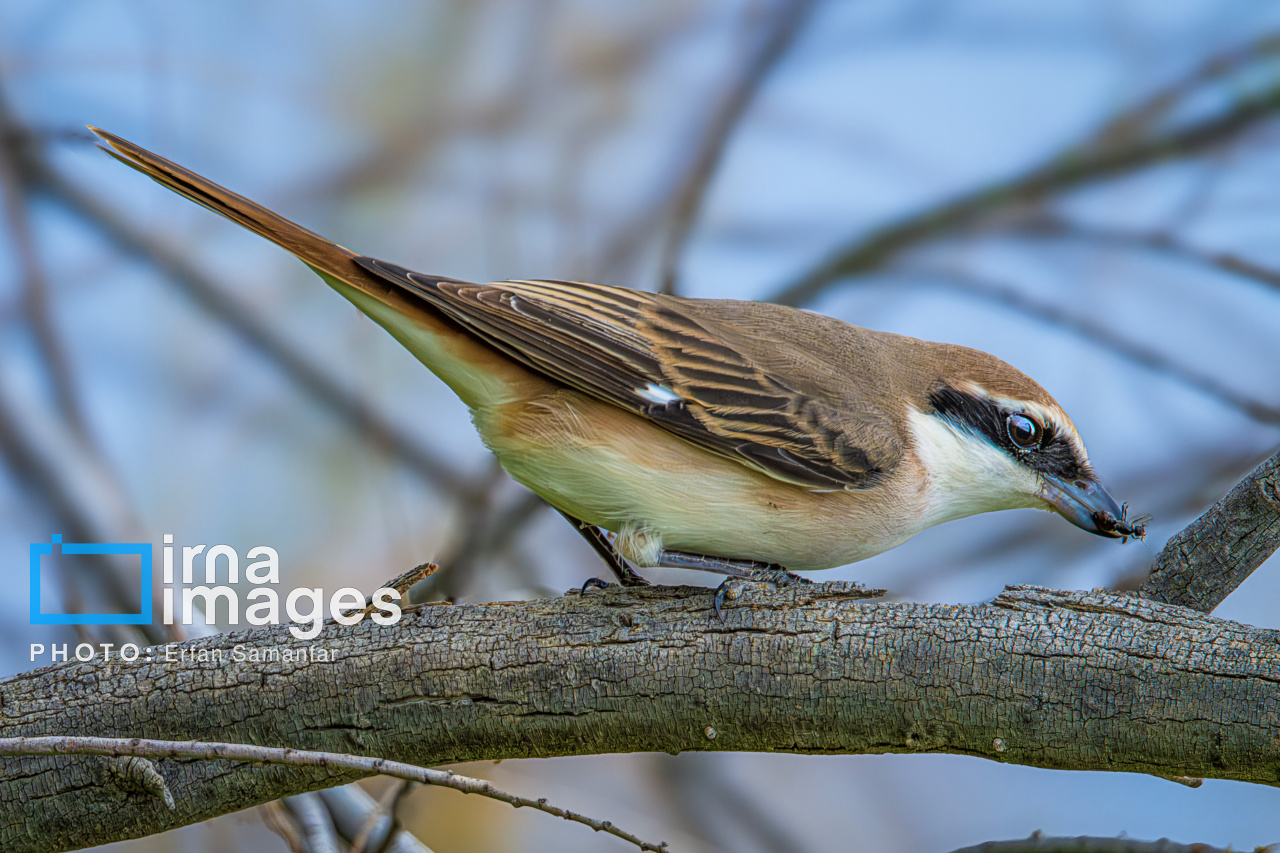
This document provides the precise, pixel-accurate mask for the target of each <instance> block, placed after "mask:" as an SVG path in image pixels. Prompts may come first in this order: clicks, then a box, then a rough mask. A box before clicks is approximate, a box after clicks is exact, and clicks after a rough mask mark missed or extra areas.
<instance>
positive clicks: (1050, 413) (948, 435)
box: [911, 346, 1145, 539]
mask: <svg viewBox="0 0 1280 853" xmlns="http://www.w3.org/2000/svg"><path fill="white" fill-rule="evenodd" d="M943 351H944V352H945V353H946V355H947V358H946V359H945V360H944V364H945V365H946V368H945V370H944V371H943V374H944V375H942V376H941V377H938V378H936V379H934V380H932V381H931V382H930V385H929V390H928V394H927V402H926V404H925V405H924V406H923V407H922V408H921V410H920V411H919V412H917V413H913V417H912V418H911V427H912V430H911V431H912V433H913V435H914V438H915V442H916V452H917V454H918V456H919V458H920V461H921V463H922V464H923V465H924V467H925V469H926V471H927V472H928V479H929V481H930V483H931V489H932V490H933V492H934V494H933V503H934V505H935V507H936V508H935V512H936V513H938V514H939V515H940V516H942V517H940V518H938V519H937V520H938V521H943V520H947V518H959V517H962V516H965V515H973V514H975V513H979V512H987V511H990V510H997V509H1016V508H1021V507H1029V508H1035V509H1045V510H1050V511H1052V512H1056V513H1058V514H1059V515H1061V516H1062V517H1063V518H1065V519H1066V520H1067V521H1070V522H1071V523H1072V524H1074V525H1076V526H1077V527H1079V528H1081V529H1083V530H1087V531H1089V532H1090V533H1094V534H1097V535H1099V536H1106V537H1110V538H1117V539H1118V538H1122V537H1127V536H1138V537H1141V536H1142V535H1143V533H1144V532H1145V531H1144V528H1143V527H1142V526H1141V523H1140V522H1138V523H1131V522H1130V521H1129V520H1127V519H1126V513H1125V510H1124V508H1122V507H1121V506H1119V505H1118V504H1117V503H1116V501H1115V499H1114V498H1112V497H1111V495H1110V494H1108V492H1107V490H1106V489H1105V488H1104V487H1103V485H1102V483H1101V481H1100V480H1099V479H1098V477H1097V475H1096V474H1095V473H1094V471H1093V468H1092V467H1091V466H1090V464H1089V457H1088V454H1087V452H1086V451H1085V447H1084V442H1083V441H1082V440H1081V439H1080V434H1079V433H1078V432H1077V431H1076V427H1075V424H1073V423H1072V422H1071V418H1069V417H1068V416H1067V413H1066V412H1064V411H1063V410H1062V407H1061V406H1059V405H1058V403H1057V401H1055V400H1054V399H1053V397H1051V396H1050V395H1049V394H1048V392H1046V391H1045V390H1044V389H1043V388H1041V387H1040V386H1039V385H1038V384H1037V383H1036V382H1034V381H1033V380H1032V379H1030V378H1029V377H1027V376H1026V375H1024V374H1023V373H1021V372H1019V371H1018V370H1016V369H1015V368H1013V367H1011V366H1010V365H1008V364H1006V363H1005V362H1003V361H1001V360H1000V359H997V358H996V357H995V356H991V355H988V354H986V353H982V352H978V351H976V350H969V349H966V348H964V347H953V346H946V347H945V348H944V350H943Z"/></svg>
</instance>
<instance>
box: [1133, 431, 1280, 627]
mask: <svg viewBox="0 0 1280 853" xmlns="http://www.w3.org/2000/svg"><path fill="white" fill-rule="evenodd" d="M1278 547H1280V453H1276V454H1275V455H1274V456H1272V457H1271V458H1270V459H1268V460H1267V461H1265V462H1263V463H1262V464H1261V465H1259V466H1258V467H1257V468H1255V469H1254V470H1253V472H1252V473H1251V474H1249V475H1248V476H1247V477H1245V478H1244V479H1243V480H1241V481H1240V482H1239V483H1237V484H1236V486H1235V488H1233V489H1232V490H1231V491H1230V492H1228V493H1227V494H1226V495H1225V496H1224V497H1223V498H1222V499H1221V500H1220V501H1218V502H1217V503H1216V504H1214V505H1213V506H1211V507H1210V508H1209V510H1208V512H1206V513H1205V514H1204V515H1202V516H1200V517H1199V518H1198V519H1196V520H1195V521H1194V522H1192V523H1191V524H1189V525H1187V527H1186V528H1185V529H1183V530H1182V531H1181V532H1179V533H1178V534H1177V535H1175V536H1174V537H1173V538H1172V539H1170V540H1169V542H1168V544H1166V545H1165V546H1164V550H1162V551H1161V552H1160V554H1159V555H1158V556H1157V557H1156V562H1155V565H1154V566H1152V567H1151V575H1150V576H1149V577H1148V578H1147V580H1146V582H1145V583H1143V585H1142V587H1141V588H1140V589H1139V590H1138V594H1139V595H1141V596H1143V597H1144V598H1150V599H1152V600H1153V601H1163V602H1166V603H1168V604H1181V605H1182V606H1183V607H1191V608H1193V609H1195V610H1199V611H1200V612H1201V613H1212V612H1213V608H1215V607H1217V606H1218V605H1219V604H1221V603H1222V600H1223V599H1224V598H1226V597H1227V596H1228V595H1230V594H1231V592H1232V590H1234V589H1235V588H1236V587H1238V586H1239V585H1240V584H1241V583H1242V582H1243V581H1244V579H1245V578H1247V577H1248V576H1249V575H1250V573H1252V572H1253V570H1254V569H1256V568H1257V567H1258V566H1260V565H1262V563H1263V562H1264V561H1265V560H1266V559H1267V558H1268V557H1270V556H1271V554H1272V553H1273V552H1274V551H1275V550H1276V548H1278Z"/></svg>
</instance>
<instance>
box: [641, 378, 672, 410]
mask: <svg viewBox="0 0 1280 853" xmlns="http://www.w3.org/2000/svg"><path fill="white" fill-rule="evenodd" d="M636 393H637V394H639V395H640V396H641V397H644V398H645V399H646V400H648V401H649V402H650V403H657V404H658V405H659V406H669V405H671V404H672V403H678V402H680V395H679V394H677V393H676V392H675V391H672V390H671V389H670V388H668V387H667V386H665V385H659V384H657V383H656V382H650V383H649V384H648V385H646V386H644V387H643V388H638V389H636Z"/></svg>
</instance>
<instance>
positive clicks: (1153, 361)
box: [904, 266, 1280, 424]
mask: <svg viewBox="0 0 1280 853" xmlns="http://www.w3.org/2000/svg"><path fill="white" fill-rule="evenodd" d="M904 272H909V273H910V275H911V280H913V281H921V279H917V278H916V276H926V277H927V278H924V279H923V282H924V283H926V284H931V285H933V286H936V287H945V288H949V289H953V290H958V291H961V292H963V293H967V294H970V295H973V296H978V297H981V298H983V299H989V300H991V301H993V302H996V303H999V304H1000V305H1003V306H1006V307H1008V308H1011V309H1013V310H1015V311H1019V312H1021V313H1023V314H1027V315H1029V316H1032V317H1035V318H1037V319H1039V320H1041V321H1043V322H1045V323H1049V324H1050V325H1053V326H1057V327H1059V328H1062V329H1065V330H1067V331H1069V332H1071V333H1072V334H1075V335H1078V336H1079V337H1081V338H1084V339H1085V340H1088V341H1090V342H1092V343H1094V344H1097V345H1098V346H1099V347H1101V348H1103V349H1105V350H1108V351H1110V352H1112V353H1114V354H1115V355H1118V356H1120V357H1121V358H1124V359H1126V360H1128V361H1132V362H1134V363H1135V364H1139V365H1142V366H1143V367H1146V368H1147V369H1149V370H1152V371H1154V372H1156V373H1159V374H1162V375H1165V376H1168V377H1170V378H1172V379H1175V380H1177V381H1178V382H1181V383H1183V384H1184V385H1187V386H1188V387H1191V388H1194V389H1195V390H1197V391H1199V392H1200V393H1202V394H1204V395H1206V396H1208V397H1212V398H1214V399H1215V400H1217V401H1218V402H1220V403H1223V404H1225V405H1227V406H1230V407H1231V408H1233V409H1236V410H1238V411H1240V412H1242V413H1243V414H1245V415H1247V416H1248V417H1250V418H1252V419H1253V420H1255V421H1258V422H1259V423H1265V424H1280V407H1277V406H1273V405H1271V404H1269V403H1266V402H1263V401H1262V400H1257V399H1254V398H1253V397H1250V396H1248V395H1247V394H1241V393H1240V392H1239V391H1236V390H1234V389H1232V388H1229V387H1227V386H1226V385H1224V384H1223V383H1222V382H1220V381H1218V379H1217V377H1214V376H1212V375H1210V374H1207V373H1202V372H1200V371H1199V370H1196V369H1195V368H1193V367H1190V366H1188V365H1184V364H1178V363H1177V362H1175V361H1173V360H1172V359H1170V358H1169V357H1168V356H1166V355H1165V354H1164V353H1162V352H1159V351H1158V350H1155V349H1151V348H1150V347H1146V346H1143V345H1142V344H1138V343H1135V342H1133V341H1131V340H1129V339H1128V338H1125V337H1123V336H1121V335H1118V334H1116V333H1115V332H1113V331H1111V330H1110V329H1108V328H1106V327H1105V326H1102V325H1100V324H1099V323H1096V322H1094V321H1093V320H1091V319H1089V318H1088V317H1084V316H1081V315H1077V314H1073V313H1071V312H1069V311H1065V310H1063V309H1062V308H1060V307H1059V306H1057V305H1054V304H1053V303H1050V302H1043V301H1041V300H1039V299H1036V298H1035V297H1032V296H1028V295H1027V294H1026V293H1023V292H1022V291H1020V290H1019V289H1018V288H1016V287H1013V286H1011V285H1008V284H1004V283H1002V282H996V281H992V280H990V279H986V278H979V277H977V276H973V275H969V274H959V273H956V272H954V271H949V270H939V269H930V268H926V267H921V266H913V267H911V268H910V270H904Z"/></svg>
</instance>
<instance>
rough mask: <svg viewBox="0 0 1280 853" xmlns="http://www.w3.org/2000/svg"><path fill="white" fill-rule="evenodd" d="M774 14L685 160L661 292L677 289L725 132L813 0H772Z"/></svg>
mask: <svg viewBox="0 0 1280 853" xmlns="http://www.w3.org/2000/svg"><path fill="white" fill-rule="evenodd" d="M774 5H775V9H774V11H773V19H772V20H771V21H770V22H769V24H768V26H767V29H766V30H765V32H764V34H763V36H762V37H761V39H760V42H759V44H758V45H757V46H756V47H755V49H754V50H753V51H752V53H751V55H750V56H749V57H748V59H747V61H746V62H745V63H744V65H743V68H742V70H741V72H740V73H739V75H738V78H737V79H736V80H735V81H734V83H733V84H732V85H731V86H730V87H729V89H728V91H727V92H726V93H725V96H724V98H723V99H722V100H721V102H720V105H719V107H718V108H717V109H716V110H715V111H714V113H713V115H712V117H711V120H710V121H709V122H708V124H707V128H706V131H705V132H704V133H703V134H702V144H701V145H700V146H699V148H698V151H697V153H696V154H695V155H694V157H693V160H692V161H691V162H690V165H689V171H688V173H687V174H686V175H685V178H684V181H683V183H682V185H681V187H680V190H679V192H678V194H677V195H676V200H675V205H674V207H673V209H672V211H671V227H670V229H669V230H668V232H667V239H666V241H665V245H664V247H663V251H662V261H661V263H660V266H659V275H660V281H661V284H660V287H659V290H660V292H662V293H675V292H676V272H677V267H678V266H679V263H680V257H681V255H682V254H683V253H684V247H685V244H686V243H688V241H689V234H690V233H691V232H692V230H693V224H694V222H695V221H696V220H697V218H698V212H699V211H700V210H701V209H702V202H703V200H704V199H705V198H706V195H707V188H708V187H709V186H710V184H711V178H712V176H713V175H714V174H715V172H716V168H717V167H718V166H719V165H720V161H721V159H723V157H724V152H725V149H726V148H727V147H728V143H729V138H730V137H731V136H732V135H733V132H734V130H736V129H737V127H738V125H739V123H740V122H741V120H742V117H743V116H744V115H745V114H746V112H747V108H748V107H749V106H750V105H751V102H752V101H753V100H755V97H756V94H757V93H758V92H759V91H760V87H761V84H762V83H764V81H765V80H766V79H767V78H768V76H769V73H770V72H771V71H772V70H773V69H774V68H775V67H777V64H778V60H780V59H781V58H782V57H783V56H784V55H786V53H787V49H788V48H789V47H790V46H791V45H792V44H793V43H794V42H795V38H796V36H797V35H798V34H799V33H800V30H801V29H802V28H803V26H804V23H805V21H806V20H808V18H809V14H810V13H811V12H812V11H813V7H814V5H815V2H814V0H777V2H776V3H775V4H774Z"/></svg>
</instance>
